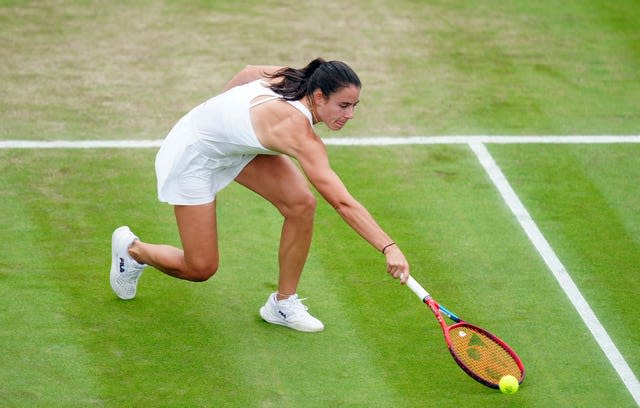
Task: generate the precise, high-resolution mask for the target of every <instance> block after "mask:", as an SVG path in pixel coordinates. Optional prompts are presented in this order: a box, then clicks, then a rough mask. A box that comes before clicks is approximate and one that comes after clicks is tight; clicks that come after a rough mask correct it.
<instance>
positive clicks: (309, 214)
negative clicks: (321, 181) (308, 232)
mask: <svg viewBox="0 0 640 408" xmlns="http://www.w3.org/2000/svg"><path fill="white" fill-rule="evenodd" d="M316 206H317V200H316V197H315V196H314V195H313V193H311V191H309V190H306V191H304V192H300V193H299V194H297V195H296V196H295V197H293V198H292V199H291V200H290V201H289V202H288V203H287V204H286V205H285V206H283V207H282V208H281V209H280V212H282V215H284V216H285V217H286V218H308V219H313V217H314V215H315V212H316Z"/></svg>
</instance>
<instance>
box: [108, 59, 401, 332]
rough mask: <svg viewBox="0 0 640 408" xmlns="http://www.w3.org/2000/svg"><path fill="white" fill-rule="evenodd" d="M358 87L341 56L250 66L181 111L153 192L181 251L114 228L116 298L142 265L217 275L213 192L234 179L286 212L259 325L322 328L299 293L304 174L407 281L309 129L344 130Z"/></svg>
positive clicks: (309, 207) (307, 229) (307, 208)
mask: <svg viewBox="0 0 640 408" xmlns="http://www.w3.org/2000/svg"><path fill="white" fill-rule="evenodd" d="M360 88H361V84H360V79H359V78H358V76H357V75H356V74H355V72H354V71H353V70H352V69H351V68H350V67H349V66H348V65H347V64H345V63H343V62H340V61H328V62H327V61H324V60H323V59H321V58H318V59H315V60H313V61H311V62H310V63H309V64H308V65H307V66H306V67H304V68H302V69H295V68H288V67H278V66H247V67H245V68H244V69H243V70H241V71H240V72H238V73H237V74H236V75H235V76H234V77H233V78H232V79H231V81H230V82H229V83H228V84H227V86H226V87H225V89H224V92H222V93H221V94H219V95H217V96H215V97H213V98H211V99H209V100H207V101H205V102H204V103H202V104H201V105H199V106H197V107H195V108H194V109H192V110H191V111H190V112H189V113H187V114H186V115H185V116H184V117H183V118H182V119H180V120H179V121H178V122H177V123H176V125H175V126H174V127H173V129H172V130H171V132H170V133H169V134H168V136H167V137H166V139H165V140H164V141H163V143H162V146H161V147H160V150H159V152H158V154H157V157H156V175H157V181H158V197H159V199H160V201H162V202H167V203H169V204H171V205H173V207H174V213H175V217H176V221H177V226H178V230H179V233H180V238H181V242H182V249H179V248H175V247H172V246H168V245H159V244H151V243H146V242H143V241H141V240H140V239H139V238H138V237H137V236H136V235H135V234H134V233H133V232H131V230H130V229H129V227H127V226H123V227H120V228H117V229H116V230H115V231H114V233H113V236H112V265H111V272H110V282H111V287H112V288H113V290H114V292H115V293H116V295H117V296H118V297H120V298H121V299H132V298H133V297H135V294H136V288H137V284H138V279H139V278H140V276H141V274H142V271H143V269H144V267H145V266H147V265H150V266H152V267H154V268H156V269H158V270H160V271H162V272H164V273H166V274H168V275H170V276H173V277H176V278H179V279H186V280H189V281H194V282H198V281H205V280H207V279H209V278H210V277H211V276H213V275H214V274H215V273H216V271H217V269H218V234H217V224H216V193H217V192H218V191H220V190H221V189H222V188H224V187H225V186H226V185H228V184H229V183H231V182H232V181H234V180H235V181H236V182H238V183H240V184H241V185H243V186H245V187H247V188H249V189H250V190H253V191H254V192H256V193H257V194H259V195H260V196H262V197H263V198H265V199H266V200H268V201H269V202H271V203H272V204H273V205H274V206H275V207H276V208H277V209H278V210H279V211H280V213H281V214H282V216H283V218H284V224H283V227H282V233H281V237H280V249H279V254H278V255H279V267H280V270H279V279H278V286H277V292H274V293H272V294H271V295H270V296H269V297H268V300H267V302H266V304H265V305H264V306H263V307H262V308H261V309H260V315H261V316H262V318H263V319H264V320H265V321H267V322H269V323H274V324H280V325H283V326H286V327H290V328H292V329H295V330H300V331H309V332H313V331H321V330H323V329H324V325H323V324H322V322H321V321H320V320H318V319H316V318H315V317H313V316H311V314H309V312H308V311H307V308H306V306H305V305H303V304H302V302H301V300H300V299H299V298H298V295H297V290H298V282H299V280H300V275H301V273H302V270H303V267H304V264H305V262H306V259H307V255H308V253H309V247H310V244H311V235H312V231H313V222H314V214H315V208H316V201H315V197H314V195H313V193H312V191H311V190H310V189H309V185H308V183H307V179H308V180H309V181H310V182H311V184H312V185H313V186H314V188H315V189H316V190H317V191H318V192H319V193H320V194H321V195H322V197H323V198H324V199H325V200H327V202H328V203H330V204H331V205H332V206H333V207H334V208H335V209H336V211H337V212H338V213H339V214H340V215H341V216H342V218H343V219H344V220H345V221H346V222H347V223H348V224H349V225H350V226H351V227H352V228H353V229H354V230H355V231H356V232H357V233H358V234H360V235H361V236H362V237H363V238H364V239H365V240H366V241H368V242H369V243H370V244H371V245H372V246H373V247H374V248H376V249H378V250H379V251H381V252H382V253H383V255H384V256H385V258H386V269H387V272H388V273H389V274H390V275H391V276H393V277H394V278H396V279H400V280H401V282H402V283H405V282H406V281H407V279H408V277H409V264H408V262H407V260H406V258H405V256H404V255H403V253H402V251H401V250H400V248H399V247H398V245H397V244H395V243H394V241H393V240H392V239H391V237H390V236H389V235H388V234H387V233H385V231H384V230H382V228H380V226H379V225H378V224H377V223H376V221H375V220H374V219H373V217H372V216H371V214H370V213H369V212H368V211H367V210H366V209H365V207H364V206H362V205H361V204H360V203H359V202H358V201H357V200H355V199H354V198H353V197H352V196H351V194H350V193H349V192H348V190H347V188H346V187H345V186H344V184H343V183H342V181H341V180H340V178H339V177H338V176H337V175H336V173H335V172H334V171H333V170H332V169H331V167H330V166H329V160H328V157H327V150H326V148H325V145H324V143H323V142H322V140H321V139H320V137H318V136H317V135H316V133H315V132H314V130H313V125H314V124H316V123H319V122H322V123H324V124H325V125H326V126H327V127H328V128H329V129H331V130H340V129H342V127H344V126H345V124H346V123H347V122H348V121H349V120H351V119H352V118H353V115H354V111H355V108H356V105H357V104H358V102H359V97H360ZM291 158H293V159H295V160H296V161H297V162H298V163H299V165H300V167H301V168H302V172H301V171H300V170H299V168H298V167H297V166H296V165H295V164H294V163H293V161H292V160H291ZM303 173H304V174H303ZM305 176H306V177H305ZM256 218H257V217H256ZM256 222H258V220H257V219H256Z"/></svg>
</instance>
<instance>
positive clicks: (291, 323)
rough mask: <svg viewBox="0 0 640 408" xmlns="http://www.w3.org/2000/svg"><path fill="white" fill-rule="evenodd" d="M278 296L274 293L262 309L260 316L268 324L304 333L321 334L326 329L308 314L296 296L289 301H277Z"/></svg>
mask: <svg viewBox="0 0 640 408" xmlns="http://www.w3.org/2000/svg"><path fill="white" fill-rule="evenodd" d="M276 294H277V293H275V292H274V293H272V294H271V295H270V296H269V299H268V300H267V303H265V305H264V306H262V307H261V308H260V316H261V317H262V318H263V319H264V320H265V321H267V322H269V323H273V324H279V325H282V326H286V327H289V328H292V329H294V330H299V331H303V332H319V331H322V330H323V329H324V324H322V322H321V321H320V320H318V319H316V318H315V317H313V316H311V315H310V314H309V312H307V307H306V306H305V305H303V304H302V300H304V299H300V298H298V295H297V294H295V295H293V296H291V297H290V298H288V299H283V300H276Z"/></svg>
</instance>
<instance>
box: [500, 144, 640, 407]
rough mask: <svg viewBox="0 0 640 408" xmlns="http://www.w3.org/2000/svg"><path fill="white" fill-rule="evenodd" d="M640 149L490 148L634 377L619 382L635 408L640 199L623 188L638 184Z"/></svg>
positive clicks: (631, 189)
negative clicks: (639, 203)
mask: <svg viewBox="0 0 640 408" xmlns="http://www.w3.org/2000/svg"><path fill="white" fill-rule="evenodd" d="M639 148H640V147H638V146H637V145H633V146H627V147H624V148H622V147H621V146H579V147H575V148H570V147H568V146H545V147H541V146H537V147H534V146H531V147H527V148H521V149H513V148H509V147H506V146H505V147H493V148H492V150H496V151H497V152H499V153H500V154H499V157H500V162H501V163H504V164H505V165H506V169H507V170H506V171H507V173H508V174H509V177H510V178H511V179H513V183H514V186H516V189H517V190H518V191H519V192H521V194H522V197H523V200H525V205H526V206H527V207H528V208H530V211H532V213H533V214H534V218H535V219H536V221H537V223H538V225H539V226H540V227H541V229H542V230H543V231H545V232H544V234H545V236H549V237H550V242H551V245H552V246H553V247H554V249H555V250H556V252H557V253H558V255H559V257H560V258H561V259H562V261H563V263H564V264H565V266H566V268H567V271H568V273H569V274H570V275H571V276H572V278H573V279H574V281H575V282H576V284H577V286H578V287H579V288H580V290H581V292H583V293H584V295H585V297H586V298H587V299H588V300H589V303H590V304H591V306H592V308H593V309H594V312H595V313H596V315H597V316H598V317H599V318H600V321H601V323H602V324H603V326H604V327H605V328H606V330H607V331H608V332H609V333H610V335H611V337H612V340H613V341H614V343H615V344H616V346H617V347H618V348H619V350H620V352H621V353H622V355H623V358H624V359H625V360H626V363H627V364H628V365H629V368H630V369H631V370H632V371H633V372H631V373H628V374H627V375H625V376H624V378H623V380H624V381H625V382H626V383H627V385H628V387H629V391H630V392H632V393H634V398H636V400H637V398H638V382H637V376H636V375H635V374H634V372H638V370H639V369H640V364H639V361H638V353H637V344H638V342H639V341H640V338H638V334H637V332H638V330H637V329H638V327H637V326H638V324H637V313H636V310H635V307H634V306H633V302H634V301H633V300H631V299H634V298H635V295H634V294H635V293H637V292H638V290H640V287H639V286H638V279H637V272H636V269H637V268H636V265H637V264H638V261H640V246H639V245H638V240H637V235H635V234H634V233H633V228H634V227H630V226H631V225H633V224H634V223H636V222H640V218H639V216H640V214H639V213H638V211H637V210H636V209H635V208H636V207H637V206H636V205H635V202H636V201H637V197H638V195H639V194H640V191H638V188H637V187H636V186H635V185H630V184H629V180H634V179H635V178H637V177H638V176H640V174H638V171H639V170H638V169H637V166H635V164H634V159H633V158H634V157H636V155H637V154H638V153H639V151H638V149H639ZM541 168H544V169H545V171H544V172H540V171H539V169H541ZM634 197H635V198H634ZM620 363H624V362H620Z"/></svg>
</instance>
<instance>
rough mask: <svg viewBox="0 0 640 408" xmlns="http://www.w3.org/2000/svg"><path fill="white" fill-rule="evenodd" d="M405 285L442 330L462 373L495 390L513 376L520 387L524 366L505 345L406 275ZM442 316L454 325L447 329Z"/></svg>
mask: <svg viewBox="0 0 640 408" xmlns="http://www.w3.org/2000/svg"><path fill="white" fill-rule="evenodd" d="M407 286H408V287H409V289H411V290H412V291H413V292H414V293H415V294H416V295H417V296H418V297H419V298H420V300H422V302H424V303H426V304H427V306H429V307H430V308H431V311H432V312H433V314H434V315H435V316H436V319H438V323H440V327H442V332H443V333H444V339H445V341H446V343H447V347H448V348H449V352H450V353H451V356H453V359H454V360H455V361H456V363H457V364H458V365H459V366H460V368H462V369H463V370H464V372H465V373H467V374H468V375H469V376H470V377H471V378H473V379H474V380H476V381H478V382H479V383H481V384H484V385H486V386H487V387H490V388H498V384H499V382H500V379H501V378H502V377H503V376H505V375H512V376H514V377H515V378H516V379H517V380H518V382H519V383H520V384H522V381H524V365H523V364H522V361H521V360H520V357H518V355H517V354H516V353H515V351H513V350H512V349H511V347H509V345H508V344H507V343H505V342H504V341H502V340H500V339H499V338H498V337H496V336H494V335H493V334H491V333H489V332H488V331H486V330H484V329H482V328H480V327H478V326H475V325H473V324H470V323H467V322H465V321H464V320H462V319H461V318H459V317H458V316H456V314H455V313H453V312H451V311H450V310H448V309H447V308H446V307H444V306H442V305H440V304H438V302H436V301H435V300H434V299H433V298H432V297H431V295H429V292H427V291H426V290H425V289H424V288H423V287H422V286H421V285H420V284H419V283H418V282H416V280H415V279H413V277H411V276H409V280H407ZM442 314H444V315H446V316H447V317H448V318H449V319H451V320H452V321H453V322H454V324H452V325H451V326H447V324H446V322H445V321H444V318H443V317H442Z"/></svg>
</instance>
